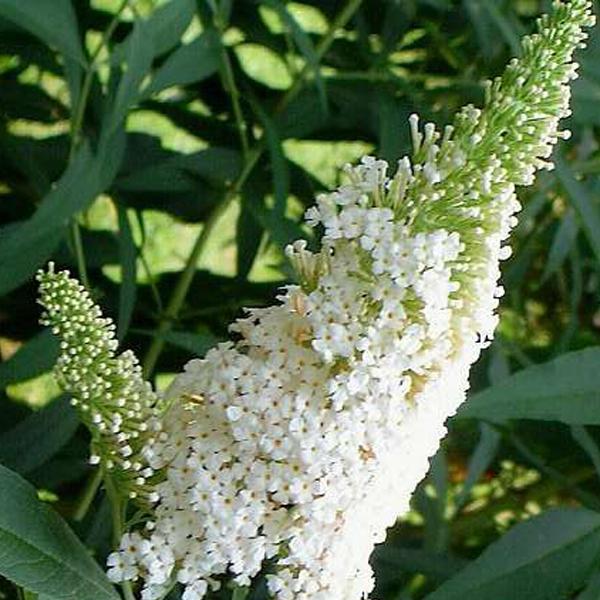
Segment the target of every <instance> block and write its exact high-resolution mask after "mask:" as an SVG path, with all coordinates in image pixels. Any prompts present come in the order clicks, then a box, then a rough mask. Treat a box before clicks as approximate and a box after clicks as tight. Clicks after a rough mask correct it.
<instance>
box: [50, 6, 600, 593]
mask: <svg viewBox="0 0 600 600" xmlns="http://www.w3.org/2000/svg"><path fill="white" fill-rule="evenodd" d="M593 22H594V18H593V16H592V15H591V2H590V1H589V0H571V1H569V2H555V3H554V13H553V15H552V16H546V17H543V18H542V19H540V21H539V27H538V33H536V34H534V35H532V36H530V37H528V38H525V40H524V42H523V54H522V58H521V59H519V60H517V59H515V60H513V61H512V62H511V63H510V64H509V66H508V68H507V70H506V72H505V74H504V75H503V76H502V77H501V78H499V79H497V80H495V81H493V82H490V83H489V85H488V86H487V94H486V102H485V106H484V108H483V109H482V110H479V109H476V108H474V107H472V106H467V107H466V108H464V109H463V110H462V111H461V112H460V114H459V115H458V116H457V118H456V119H455V122H454V124H453V126H449V127H447V128H446V130H445V131H444V132H443V134H440V133H439V132H437V131H436V130H435V128H434V126H433V125H432V124H426V125H425V126H424V128H423V129H422V130H421V129H420V128H419V122H418V117H416V116H413V117H411V118H410V120H409V121H410V128H411V133H412V137H413V144H414V153H413V157H412V160H410V159H408V158H404V159H402V160H401V161H399V163H398V167H397V170H396V172H395V174H394V175H393V176H392V177H388V174H387V170H388V165H387V163H386V162H385V161H380V160H376V159H374V158H372V157H365V158H363V160H362V162H361V164H359V165H358V166H356V167H353V168H351V167H348V168H347V169H346V172H347V176H348V177H347V179H348V182H347V183H346V184H345V185H343V186H341V187H340V188H339V189H338V190H336V191H335V192H333V193H331V194H326V195H322V196H319V197H318V198H317V203H316V207H314V208H311V209H309V211H307V215H306V218H307V222H308V223H309V224H311V225H316V224H320V225H322V227H323V229H324V235H323V238H322V249H321V251H320V252H318V253H316V254H312V253H311V252H309V251H308V250H307V249H306V245H305V244H304V243H303V242H297V243H296V244H294V245H293V246H291V247H290V248H289V249H288V256H289V258H290V260H291V262H292V264H293V265H294V266H295V268H296V270H297V272H298V279H299V281H300V285H297V286H289V287H288V288H287V289H286V290H285V293H284V294H283V295H282V296H281V298H280V304H278V305H276V306H273V307H271V308H267V309H257V310H251V311H249V316H248V317H247V318H246V319H241V320H239V321H238V322H236V324H235V325H234V326H233V327H232V329H233V330H234V331H236V332H237V333H238V334H239V335H240V338H241V339H240V341H239V342H237V343H235V344H234V343H225V344H221V345H219V346H218V347H217V348H215V349H213V350H211V351H210V352H209V353H208V354H207V356H206V358H205V359H203V360H194V361H191V362H190V363H188V365H187V366H186V368H185V372H184V373H182V374H181V375H179V376H178V377H177V378H176V379H175V381H174V383H173V384H172V386H171V387H170V389H169V390H168V392H167V396H168V398H167V399H168V400H170V409H169V411H168V412H167V413H166V414H165V415H164V416H163V417H162V430H161V432H160V433H158V434H156V435H154V436H151V438H150V439H149V440H148V442H147V444H146V445H145V446H144V448H143V449H142V451H141V453H142V457H143V458H140V457H139V455H138V454H137V448H136V449H133V448H132V450H133V456H131V457H130V458H129V459H128V460H131V461H133V460H138V461H139V462H142V461H146V462H147V463H148V464H149V466H150V468H151V469H153V470H155V471H160V472H161V473H162V474H163V478H162V481H161V483H159V484H157V485H156V487H155V491H156V493H157V495H158V497H159V500H158V502H157V504H156V505H155V507H154V509H153V516H152V523H151V524H149V525H148V529H149V532H148V534H147V535H146V539H143V538H142V536H141V534H139V533H133V534H128V537H126V538H125V539H124V541H123V544H122V548H121V550H120V551H118V552H117V553H114V554H113V555H111V557H109V566H110V571H109V572H110V574H111V576H112V577H113V579H115V580H119V579H131V580H136V579H138V578H141V579H142V580H143V584H142V598H144V599H145V600H152V599H155V598H160V597H162V594H164V593H165V591H166V590H167V589H168V586H169V585H170V583H169V582H170V581H172V580H173V579H177V580H178V581H179V582H180V583H182V584H183V585H184V587H185V592H184V594H183V599H184V600H200V599H201V598H203V597H204V596H205V594H206V592H207V590H208V589H209V588H210V587H215V586H218V582H216V581H215V577H216V576H218V575H220V574H223V573H231V574H233V576H234V578H235V580H236V582H237V583H238V584H239V585H247V584H248V583H249V582H250V580H251V578H252V577H254V576H255V575H256V574H257V573H258V572H259V571H260V570H261V568H262V567H263V566H264V563H265V560H267V559H270V560H271V563H272V568H271V569H270V571H271V573H272V574H271V575H269V576H268V585H269V589H270V592H271V594H272V595H273V597H274V598H275V599H276V600H359V599H361V598H365V597H366V596H367V594H368V593H369V592H370V591H371V590H372V588H373V583H374V582H373V575H372V572H371V568H370V566H369V556H370V554H371V551H372V549H373V546H374V545H375V544H377V543H379V542H381V541H383V539H384V537H385V532H386V528H388V527H389V526H391V525H393V523H394V522H395V520H396V519H397V517H398V516H399V515H402V514H403V513H404V512H405V511H406V510H407V509H408V505H409V501H410V497H411V495H412V493H413V491H414V489H415V487H416V486H417V484H418V482H419V481H420V480H421V479H422V478H423V477H424V476H425V474H426V472H427V470H428V459H429V458H430V457H431V456H432V455H433V454H434V453H435V452H436V450H437V448H438V446H439V443H440V440H441V439H442V438H443V436H444V434H445V431H446V430H445V426H444V423H445V421H446V419H447V418H448V416H450V415H452V414H453V413H454V412H455V411H456V409H457V407H458V406H459V405H460V403H461V402H462V401H463V400H464V398H465V393H466V390H467V387H468V375H469V368H470V365H471V364H472V363H473V362H474V361H475V360H476V359H477V358H478V356H479V354H480V351H481V349H482V348H483V347H485V346H486V345H487V344H488V343H489V340H490V339H491V337H492V335H493V332H494V328H495V326H496V323H497V316H496V309H497V306H498V298H499V297H500V296H501V295H502V290H501V288H499V287H498V279H499V275H500V271H499V263H500V260H502V259H504V258H506V257H508V256H509V254H510V250H509V248H508V246H507V245H505V240H506V239H507V237H508V235H509V233H510V230H511V228H512V227H514V225H515V223H516V218H515V216H514V215H515V213H516V212H517V211H518V210H519V203H518V202H517V200H516V196H515V186H516V185H529V184H531V183H532V181H533V177H534V174H535V172H536V170H538V169H540V168H548V167H550V166H551V165H550V163H549V162H548V159H549V157H550V154H551V151H552V147H553V146H554V144H555V143H556V142H557V140H558V139H559V138H560V137H565V134H564V133H561V132H559V131H558V123H559V120H560V119H561V118H563V117H566V116H567V115H568V114H569V108H568V106H569V83H570V81H571V80H572V79H574V78H575V76H576V65H575V63H573V59H572V57H573V52H574V51H575V50H576V49H577V48H578V47H581V46H582V45H583V42H584V40H585V38H586V34H585V33H584V32H583V28H584V27H587V26H591V25H592V24H593ZM46 277H48V276H46ZM56 277H57V276H56V275H53V276H50V280H53V279H55V278H56ZM48 285H49V284H48ZM46 295H47V293H46ZM45 304H46V305H47V306H48V302H47V300H46V301H45ZM56 312H57V313H61V309H60V308H57V309H56ZM62 314H63V315H67V313H66V311H62ZM51 320H52V319H51ZM55 322H56V320H54V321H53V323H55ZM75 348H76V352H78V351H79V350H80V348H79V347H77V346H75ZM81 368H82V369H83V372H85V366H84V365H82V366H81ZM69 372H70V371H69ZM73 373H74V371H73ZM68 383H69V384H70V385H71V386H72V387H76V385H77V382H75V383H73V382H72V381H69V382H68ZM118 414H121V413H120V412H118ZM91 426H92V427H93V426H94V425H93V423H92V425H91ZM123 427H126V420H124V421H123ZM100 458H101V459H102V460H105V456H104V455H102V454H100ZM134 536H135V538H134ZM132 539H135V543H134V544H133V545H132V544H131V540H132ZM132 547H133V548H134V550H133V551H132V550H131V548H132Z"/></svg>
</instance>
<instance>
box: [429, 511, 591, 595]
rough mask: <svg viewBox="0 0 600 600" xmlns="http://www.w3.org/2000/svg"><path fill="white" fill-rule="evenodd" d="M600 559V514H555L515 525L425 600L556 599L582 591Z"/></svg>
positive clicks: (549, 513) (548, 514) (553, 512)
mask: <svg viewBox="0 0 600 600" xmlns="http://www.w3.org/2000/svg"><path fill="white" fill-rule="evenodd" d="M599 557H600V515H599V514H598V513H595V512H592V511H589V510H585V509H554V510H549V511H547V512H545V513H543V514H542V515H540V516H538V517H534V518H532V519H530V520H529V521H525V522H523V523H520V524H518V525H515V526H514V527H513V528H512V529H511V530H510V531H509V532H508V533H507V534H505V535H504V536H503V537H502V538H500V540H499V541H497V542H495V543H494V544H492V545H491V546H489V547H488V548H487V549H486V550H485V551H484V552H483V554H482V555H481V556H480V557H479V558H478V559H477V560H475V561H473V562H472V563H471V564H470V565H469V566H467V567H466V568H465V569H464V570H463V571H461V572H460V573H459V574H458V575H456V577H454V578H453V579H450V580H449V581H447V582H446V583H445V584H444V585H442V586H441V587H440V588H439V589H438V590H436V591H435V592H434V593H433V594H429V595H428V596H426V600H482V599H483V598H485V600H507V599H508V598H527V599H528V600H557V599H558V598H563V597H565V596H566V595H567V594H568V593H569V592H572V591H574V590H576V589H577V588H578V587H580V586H581V585H582V584H583V583H584V582H585V581H586V579H587V578H588V577H589V575H590V573H591V572H592V570H593V569H594V568H595V566H596V565H597V562H598V559H599Z"/></svg>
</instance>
